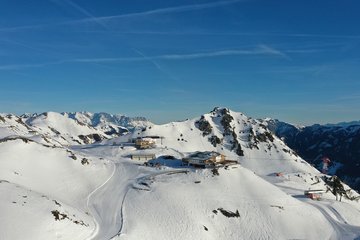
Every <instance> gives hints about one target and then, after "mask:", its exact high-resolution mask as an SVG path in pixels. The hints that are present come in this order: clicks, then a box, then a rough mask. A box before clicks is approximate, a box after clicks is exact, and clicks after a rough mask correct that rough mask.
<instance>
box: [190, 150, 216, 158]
mask: <svg viewBox="0 0 360 240" xmlns="http://www.w3.org/2000/svg"><path fill="white" fill-rule="evenodd" d="M217 156H220V153H217V152H211V151H205V152H195V153H193V154H190V155H189V156H188V157H186V158H187V159H193V160H207V159H209V158H212V157H217Z"/></svg>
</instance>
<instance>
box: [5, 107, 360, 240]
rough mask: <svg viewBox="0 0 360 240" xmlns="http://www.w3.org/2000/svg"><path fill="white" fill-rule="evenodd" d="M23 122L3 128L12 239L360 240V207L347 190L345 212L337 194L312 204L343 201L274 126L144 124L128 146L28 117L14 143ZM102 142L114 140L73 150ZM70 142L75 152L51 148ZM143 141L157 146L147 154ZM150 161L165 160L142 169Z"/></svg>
mask: <svg viewBox="0 0 360 240" xmlns="http://www.w3.org/2000/svg"><path fill="white" fill-rule="evenodd" d="M16 119H17V118H14V119H13V120H12V121H10V120H8V119H7V118H6V122H5V123H4V122H3V123H2V125H1V123H0V126H2V128H0V130H1V131H0V133H1V134H2V135H1V136H2V138H1V139H0V192H1V193H2V194H0V208H1V209H0V210H1V212H2V213H3V214H2V216H1V217H0V234H1V235H0V236H1V239H2V238H4V239H157V240H158V239H160V240H161V239H164V240H165V239H357V238H359V237H360V203H359V202H358V201H356V199H359V198H360V196H359V195H358V194H357V193H356V192H354V191H353V190H351V189H350V188H349V187H348V186H347V185H342V186H343V187H344V188H345V189H344V190H346V196H345V195H344V196H343V199H342V201H341V202H339V201H336V200H335V199H336V198H335V196H334V195H333V194H332V193H331V191H328V192H324V193H323V194H322V198H321V200H319V201H314V200H311V199H310V198H307V197H305V196H304V191H305V190H309V189H323V190H326V189H327V188H330V190H331V185H327V184H326V182H325V180H326V176H324V175H323V174H321V173H320V172H319V171H318V170H316V169H315V168H313V167H312V166H311V165H310V164H308V163H307V162H305V161H304V160H303V159H302V158H301V157H299V156H297V155H296V154H295V152H293V151H292V150H291V149H290V148H289V147H288V146H286V144H285V143H284V142H283V141H282V140H281V139H279V138H278V137H276V136H274V135H273V134H272V133H271V131H270V129H269V128H268V127H267V125H266V124H264V122H263V121H261V120H256V119H252V118H250V117H247V116H245V115H244V114H242V113H238V112H233V111H231V110H229V109H226V108H215V109H214V110H213V111H211V112H210V113H207V114H204V115H202V116H200V117H198V118H195V119H192V120H187V121H184V122H173V123H169V124H164V125H156V124H145V125H138V126H136V127H134V128H133V129H132V130H130V131H129V132H128V133H127V134H126V135H121V136H116V137H115V136H114V137H112V136H110V135H106V134H105V133H104V131H101V130H100V128H96V126H93V125H92V124H93V123H92V122H91V121H89V122H87V121H88V120H86V119H91V117H89V118H86V119H85V118H83V117H82V115H81V114H75V115H71V114H58V113H47V114H42V115H37V116H28V117H23V119H24V124H21V123H18V124H21V125H22V126H23V127H24V128H21V129H20V126H18V128H19V130H17V131H16V132H9V131H10V130H9V125H11V126H12V125H15V123H16V121H15V120H16ZM0 121H1V120H0ZM14 121H15V122H14ZM104 122H105V120H104V121H103V124H104V125H106V124H105V123H104ZM109 124H110V123H109ZM111 124H114V123H113V122H111ZM16 126H17V125H16ZM26 126H27V127H29V128H30V129H32V130H31V131H35V132H36V133H37V134H40V133H41V134H43V135H44V136H46V139H48V141H49V143H46V142H45V143H43V142H40V141H38V138H34V136H35V135H34V134H35V133H33V132H29V131H30V130H26V129H28V128H27V127H26ZM50 128H54V129H56V131H58V132H59V134H53V133H51V132H48V130H47V129H50ZM50 131H52V130H51V129H50ZM52 132H54V131H52ZM93 133H96V134H99V135H100V134H103V136H106V138H108V139H106V138H104V139H103V140H101V141H97V142H93V143H89V144H85V143H82V144H79V143H77V141H73V139H76V140H78V136H79V135H80V134H93ZM40 136H42V135H40ZM61 137H63V138H64V139H65V140H66V141H65V140H64V139H63V141H64V143H66V144H59V145H56V144H51V143H52V142H53V141H54V142H55V141H58V140H59V139H60V138H61ZM137 138H153V139H154V140H155V142H156V144H155V146H154V147H153V148H150V149H142V150H141V149H136V148H135V146H134V143H133V140H134V139H137ZM196 151H217V152H219V153H222V154H224V155H225V156H226V159H227V160H231V161H230V162H229V163H224V164H225V165H221V164H220V165H216V167H215V168H213V167H209V168H195V167H193V166H188V165H187V164H183V162H182V161H181V159H182V158H183V157H184V156H188V155H189V154H191V153H193V152H196ZM144 154H146V155H147V156H148V155H152V154H154V155H155V159H153V160H150V161H148V163H147V164H144V161H139V160H132V159H131V156H132V155H144ZM350 199H352V200H350ZM14 226H16V228H15V227H14ZM17 229H21V231H18V230H17Z"/></svg>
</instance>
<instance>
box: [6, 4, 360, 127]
mask: <svg viewBox="0 0 360 240" xmlns="http://www.w3.org/2000/svg"><path fill="white" fill-rule="evenodd" d="M1 4H2V7H1V8H0V112H13V113H17V114H19V113H23V112H44V111H60V112H61V111H85V110H86V111H92V112H99V111H105V112H110V113H123V114H126V115H130V116H136V115H140V116H145V117H148V118H149V119H150V120H152V121H154V122H157V123H164V122H167V121H173V120H182V119H186V118H192V117H195V116H198V115H200V114H203V113H205V112H208V111H210V110H211V109H212V108H213V107H215V106H225V107H229V108H231V109H233V110H235V111H241V112H244V113H245V114H247V115H249V116H252V117H273V118H278V119H281V120H284V121H288V122H291V123H297V124H312V123H328V122H332V123H334V122H339V121H350V120H359V119H360V111H359V107H360V67H359V66H360V28H359V26H358V25H359V23H360V15H359V14H358V10H359V9H360V2H359V1H356V0H353V1H350V0H343V1H340V0H338V1H336V0H334V1H327V0H322V1H320V0H312V1H289V0H274V1H270V0H228V1H226V0H225V1H221V0H220V1H213V0H211V1H210V0H181V1H180V0H176V1H175V0H166V1H165V0H161V1H160V0H153V1H148V0H121V1H119V0H104V1H100V0H98V1H94V0H37V1H28V0H3V1H2V3H1Z"/></svg>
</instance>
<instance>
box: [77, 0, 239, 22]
mask: <svg viewBox="0 0 360 240" xmlns="http://www.w3.org/2000/svg"><path fill="white" fill-rule="evenodd" d="M243 1H244V0H231V1H218V2H211V3H204V4H192V5H184V6H177V7H168V8H159V9H154V10H149V11H144V12H135V13H125V14H119V15H113V16H104V17H95V18H94V17H90V18H86V19H82V20H76V21H72V22H73V23H81V22H92V21H107V20H113V19H121V18H130V17H143V16H150V15H156V14H163V13H175V12H188V11H196V10H201V9H207V8H215V7H220V6H225V5H231V4H234V3H238V2H243Z"/></svg>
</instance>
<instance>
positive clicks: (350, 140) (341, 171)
mask: <svg viewBox="0 0 360 240" xmlns="http://www.w3.org/2000/svg"><path fill="white" fill-rule="evenodd" d="M266 122H267V124H268V127H269V129H270V130H271V131H272V132H273V133H274V134H275V135H276V136H278V137H279V138H281V139H282V140H283V141H284V142H285V143H286V144H287V145H288V146H289V147H290V148H291V149H293V150H294V151H295V152H297V153H298V154H299V155H300V156H301V157H302V158H303V159H304V160H306V161H307V162H309V163H311V164H313V165H314V166H316V168H318V169H321V168H322V161H321V159H322V157H324V156H326V157H328V158H330V160H331V163H330V169H329V173H330V174H336V175H337V176H339V177H340V178H341V179H343V180H344V181H345V182H347V183H348V184H349V185H350V186H352V187H353V188H354V189H357V190H358V191H360V121H353V122H348V123H339V124H326V125H319V124H315V125H312V126H307V127H296V126H294V125H291V124H288V123H285V122H281V121H279V120H272V119H267V120H266Z"/></svg>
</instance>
